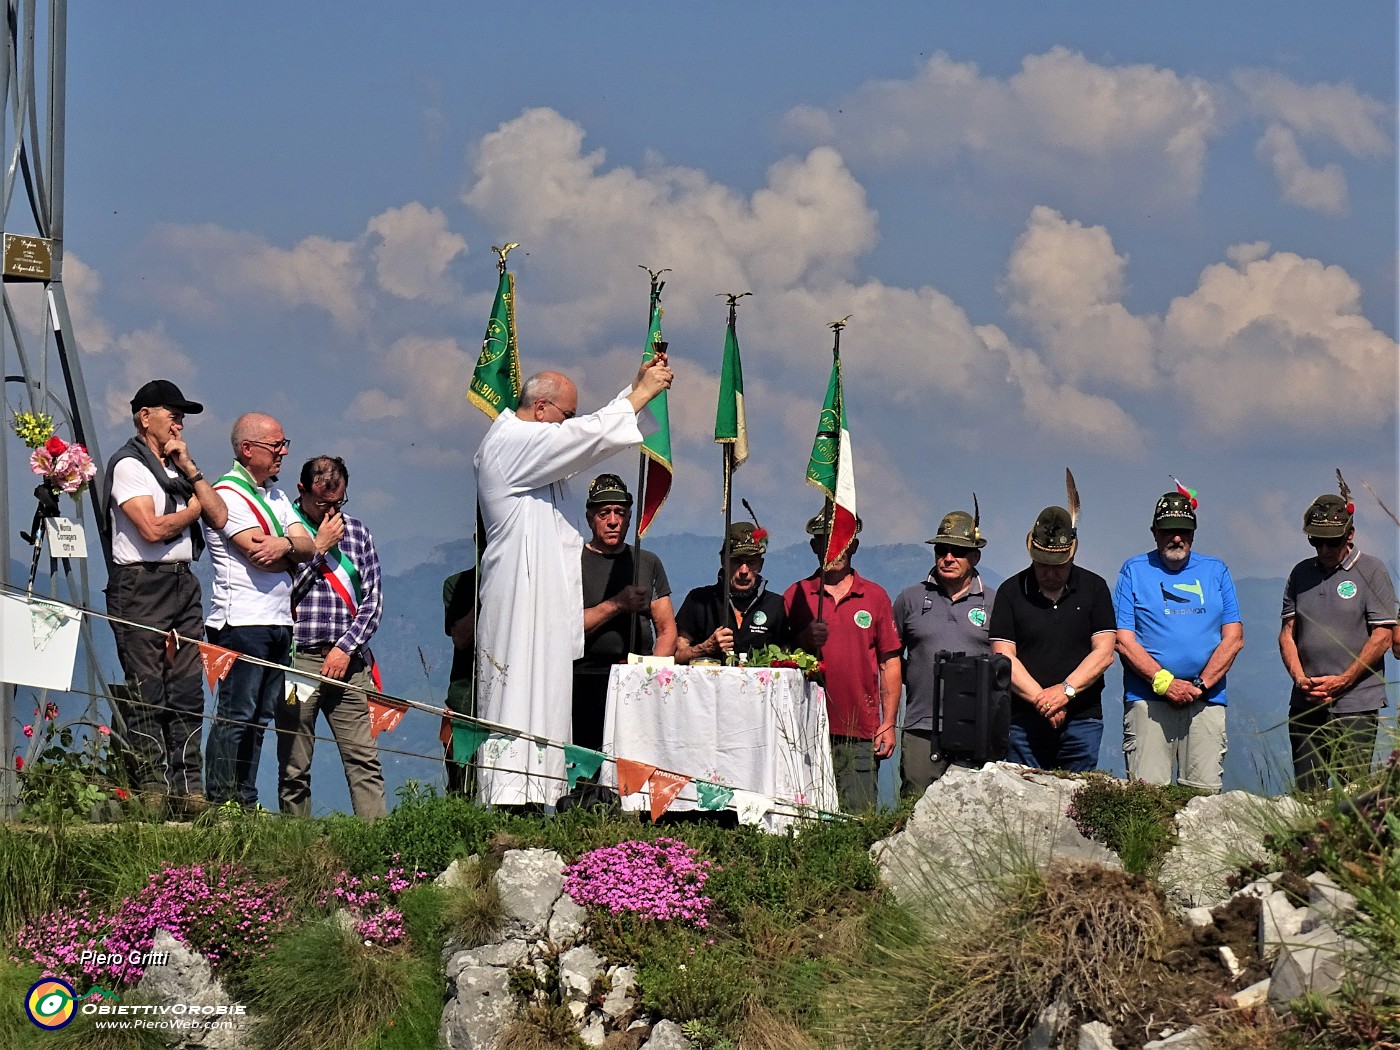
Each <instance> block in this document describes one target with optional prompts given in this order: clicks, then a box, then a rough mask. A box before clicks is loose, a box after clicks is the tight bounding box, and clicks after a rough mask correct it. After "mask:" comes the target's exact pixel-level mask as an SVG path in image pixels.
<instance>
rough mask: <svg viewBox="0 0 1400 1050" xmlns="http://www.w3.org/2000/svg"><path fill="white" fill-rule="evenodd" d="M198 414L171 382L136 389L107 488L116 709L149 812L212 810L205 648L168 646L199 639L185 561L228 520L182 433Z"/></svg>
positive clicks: (197, 605)
mask: <svg viewBox="0 0 1400 1050" xmlns="http://www.w3.org/2000/svg"><path fill="white" fill-rule="evenodd" d="M202 411H204V406H203V405H201V404H200V403H199V402H198V401H190V400H188V399H187V398H186V397H185V395H184V394H183V393H181V391H180V388H179V387H177V386H176V385H175V384H174V383H172V382H170V380H168V379H153V380H151V381H150V382H149V383H147V384H146V385H145V386H143V387H141V389H140V390H138V391H136V396H135V397H133V398H132V399H131V420H132V423H133V424H135V426H136V435H135V436H134V437H133V438H131V440H129V441H128V442H127V443H126V444H125V445H123V446H122V447H121V448H120V449H118V450H117V453H116V455H114V456H113V457H112V458H111V460H109V461H108V463H107V471H106V475H105V477H104V480H103V484H102V491H103V492H104V493H106V496H107V505H106V508H105V513H104V514H103V515H102V516H101V518H100V520H99V532H100V534H101V536H102V547H103V553H104V554H105V555H106V559H107V592H106V593H107V612H108V614H109V615H111V616H113V617H115V618H116V619H114V620H113V621H112V632H113V633H114V634H115V635H116V639H117V657H118V659H119V660H120V661H121V665H122V670H123V672H124V673H125V675H126V681H127V696H126V697H125V698H124V699H122V700H121V701H119V703H118V708H119V710H120V713H121V715H122V719H123V721H124V722H125V723H126V741H127V744H128V751H127V752H126V759H127V762H128V764H129V765H130V767H131V776H132V782H133V784H134V785H135V786H136V787H137V788H138V790H139V791H140V792H141V796H142V802H143V804H145V805H146V807H147V808H148V810H150V811H151V812H152V814H153V815H155V814H158V813H159V814H163V813H164V811H165V808H166V806H167V804H168V805H169V806H170V808H171V809H172V810H173V811H174V812H175V814H176V815H181V816H184V815H192V814H194V813H196V812H198V811H200V810H201V809H203V808H204V805H205V800H204V777H203V769H202V766H201V763H200V728H201V717H202V715H203V713H204V682H203V679H202V674H201V668H200V659H199V648H198V647H197V646H196V645H194V644H188V645H180V646H178V647H177V648H176V649H175V652H174V656H173V658H172V659H167V656H166V644H165V639H166V635H168V634H169V632H171V631H175V632H176V633H177V634H179V635H180V636H181V637H183V638H190V639H199V638H203V637H204V611H203V606H202V602H201V596H200V590H199V580H197V579H196V578H195V576H194V574H193V573H192V572H191V571H190V562H192V561H194V560H196V559H198V558H199V556H200V553H201V552H202V551H203V549H204V537H203V534H202V533H201V531H200V527H199V521H200V519H201V518H202V519H203V520H204V521H205V522H206V523H208V525H209V526H210V527H211V528H219V527H221V526H222V525H223V524H224V522H225V520H227V518H228V511H227V509H226V508H225V506H224V501H223V499H222V497H220V496H219V494H218V493H217V492H215V491H214V489H213V488H212V487H211V486H210V483H209V481H208V480H206V479H205V477H204V474H203V472H202V471H200V469H199V467H198V466H197V465H196V464H195V462H194V459H193V458H192V457H191V456H190V453H189V449H188V447H187V446H186V445H185V442H184V438H183V431H184V426H185V417H186V416H187V415H196V414H198V413H200V412H202ZM135 624H141V625H143V626H142V627H137V626H133V625H135ZM146 627H154V628H156V630H154V631H152V630H146V629H144V628H146Z"/></svg>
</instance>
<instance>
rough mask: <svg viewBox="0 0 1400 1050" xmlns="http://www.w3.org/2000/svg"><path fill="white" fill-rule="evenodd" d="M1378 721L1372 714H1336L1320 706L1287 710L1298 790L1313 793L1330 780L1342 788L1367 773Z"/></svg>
mask: <svg viewBox="0 0 1400 1050" xmlns="http://www.w3.org/2000/svg"><path fill="white" fill-rule="evenodd" d="M1378 721H1379V716H1378V714H1377V712H1375V711H1358V712H1356V713H1355V714H1349V715H1347V714H1337V713H1336V712H1335V711H1333V710H1332V709H1331V708H1330V707H1327V706H1325V705H1323V704H1317V705H1313V706H1309V707H1299V708H1294V709H1293V710H1291V711H1290V712H1289V713H1288V742H1289V744H1290V745H1291V746H1292V748H1293V777H1294V779H1295V780H1296V781H1297V784H1298V789H1299V790H1300V791H1315V790H1316V789H1318V788H1325V787H1327V783H1328V780H1329V779H1331V778H1332V777H1333V776H1335V777H1336V778H1337V780H1338V783H1339V784H1345V783H1347V782H1348V781H1353V780H1359V779H1360V778H1362V777H1364V776H1365V775H1366V774H1367V773H1369V772H1370V771H1371V755H1372V753H1373V752H1374V751H1375V749H1376V726H1377V723H1378Z"/></svg>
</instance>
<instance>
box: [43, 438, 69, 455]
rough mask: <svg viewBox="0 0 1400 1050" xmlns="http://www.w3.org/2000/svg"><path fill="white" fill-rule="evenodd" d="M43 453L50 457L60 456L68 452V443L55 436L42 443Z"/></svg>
mask: <svg viewBox="0 0 1400 1050" xmlns="http://www.w3.org/2000/svg"><path fill="white" fill-rule="evenodd" d="M44 451H46V452H47V453H48V454H49V455H51V456H61V455H63V453H65V452H67V451H68V443H67V442H66V441H64V440H63V439H62V438H61V437H59V436H58V435H57V434H55V435H53V437H51V438H49V439H48V440H47V441H45V442H44Z"/></svg>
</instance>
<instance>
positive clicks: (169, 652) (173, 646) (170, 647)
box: [165, 631, 180, 664]
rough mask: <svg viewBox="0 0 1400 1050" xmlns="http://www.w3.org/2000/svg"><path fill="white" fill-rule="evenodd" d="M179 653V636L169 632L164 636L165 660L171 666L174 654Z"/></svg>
mask: <svg viewBox="0 0 1400 1050" xmlns="http://www.w3.org/2000/svg"><path fill="white" fill-rule="evenodd" d="M179 651H180V636H179V635H178V634H176V633H175V632H174V631H171V632H170V633H169V634H167V635H166V636H165V658H166V659H167V660H169V661H170V662H171V663H172V664H173V663H174V662H175V654H176V653H178V652H179Z"/></svg>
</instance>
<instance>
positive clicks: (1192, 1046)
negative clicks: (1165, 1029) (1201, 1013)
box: [1142, 1025, 1210, 1050]
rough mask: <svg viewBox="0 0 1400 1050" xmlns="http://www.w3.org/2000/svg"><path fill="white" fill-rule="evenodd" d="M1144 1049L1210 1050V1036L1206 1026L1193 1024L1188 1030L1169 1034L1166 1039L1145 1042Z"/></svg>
mask: <svg viewBox="0 0 1400 1050" xmlns="http://www.w3.org/2000/svg"><path fill="white" fill-rule="evenodd" d="M1142 1050H1210V1036H1208V1035H1207V1034H1206V1031H1205V1029H1204V1028H1198V1027H1196V1026H1195V1025H1192V1026H1191V1027H1190V1028H1188V1029H1186V1031H1184V1032H1177V1033H1176V1034H1175V1035H1169V1036H1167V1037H1166V1038H1165V1039H1154V1040H1152V1042H1150V1043H1143V1044H1142Z"/></svg>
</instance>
